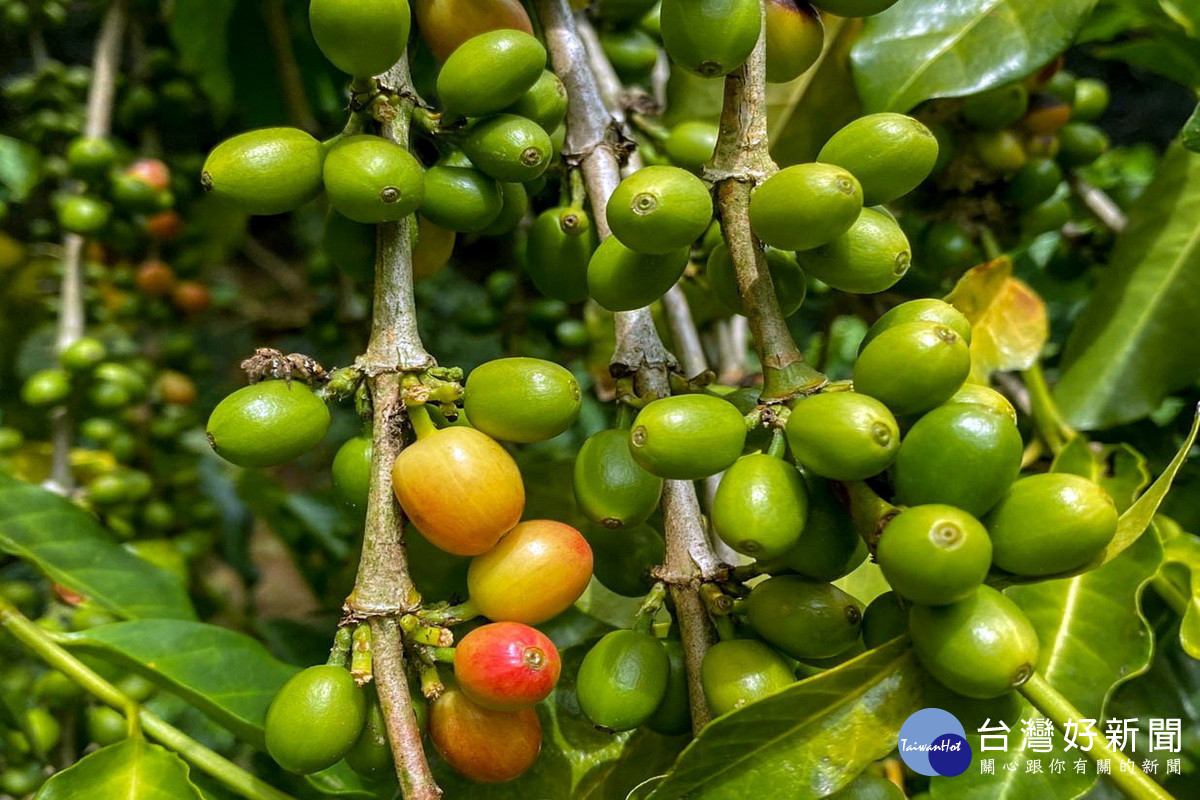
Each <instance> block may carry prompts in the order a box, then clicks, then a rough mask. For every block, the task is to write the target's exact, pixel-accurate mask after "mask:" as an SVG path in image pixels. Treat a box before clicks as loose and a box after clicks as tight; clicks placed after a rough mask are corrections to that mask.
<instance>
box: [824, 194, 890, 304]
mask: <svg viewBox="0 0 1200 800" xmlns="http://www.w3.org/2000/svg"><path fill="white" fill-rule="evenodd" d="M911 264H912V250H911V249H910V248H909V245H908V238H907V237H906V236H905V235H904V231H902V230H901V229H900V226H899V225H898V224H897V223H896V220H894V219H893V218H892V217H891V216H890V215H888V214H883V213H881V212H879V211H875V210H874V209H870V208H864V209H863V210H862V212H861V213H860V214H859V215H858V219H857V220H856V221H855V222H854V224H853V225H852V226H851V227H850V229H849V230H848V231H846V232H845V233H843V234H842V235H841V236H839V237H837V238H836V239H834V240H833V241H831V242H829V243H828V244H825V245H822V246H820V247H817V248H815V249H813V250H809V251H808V252H806V253H802V254H801V255H800V266H801V267H803V268H804V269H805V270H806V271H807V272H809V273H810V274H812V275H815V276H816V277H818V278H820V279H821V280H822V281H824V282H825V283H827V284H829V285H830V286H831V287H833V288H834V289H838V290H840V291H843V292H851V293H854V294H874V293H875V292H882V291H884V290H885V289H890V288H891V287H892V286H894V285H895V284H896V282H897V281H899V280H900V279H901V278H903V277H904V275H905V274H906V273H907V272H908V268H909V266H911Z"/></svg>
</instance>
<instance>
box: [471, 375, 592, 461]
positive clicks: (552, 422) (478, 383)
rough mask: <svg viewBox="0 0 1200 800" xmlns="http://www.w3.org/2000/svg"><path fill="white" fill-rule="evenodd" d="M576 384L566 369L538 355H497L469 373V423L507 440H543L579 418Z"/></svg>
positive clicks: (524, 442)
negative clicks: (503, 356) (502, 356)
mask: <svg viewBox="0 0 1200 800" xmlns="http://www.w3.org/2000/svg"><path fill="white" fill-rule="evenodd" d="M580 397H581V395H580V391H579V382H578V381H576V380H575V376H574V375H572V374H571V372H570V370H568V369H567V368H566V367H563V366H560V365H558V364H555V363H553V362H551V361H544V360H542V359H540V358H498V359H495V360H494V361H488V362H487V363H485V364H481V365H480V366H478V367H476V368H475V369H473V370H472V371H471V374H470V375H469V376H467V382H466V386H465V387H464V391H463V404H464V405H463V407H464V410H465V411H466V412H467V419H469V420H471V424H472V425H473V426H474V427H475V428H477V429H479V430H481V431H483V432H484V433H486V434H487V435H488V436H491V437H492V438H493V439H500V440H501V441H506V442H520V443H523V444H527V443H530V442H541V441H545V440H547V439H552V438H554V437H555V436H558V435H559V434H560V433H562V432H563V431H565V430H566V429H567V428H569V427H571V425H572V423H574V422H575V418H576V417H577V416H579V408H580V403H581V400H580Z"/></svg>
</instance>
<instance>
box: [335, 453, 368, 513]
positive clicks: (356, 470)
mask: <svg viewBox="0 0 1200 800" xmlns="http://www.w3.org/2000/svg"><path fill="white" fill-rule="evenodd" d="M374 450H375V446H374V444H373V442H372V441H371V437H370V436H355V437H354V438H353V439H347V440H346V443H345V444H343V445H342V446H341V447H339V448H338V451H337V454H336V455H334V457H333V466H332V467H331V472H332V474H333V490H334V491H335V492H337V496H338V499H340V500H341V501H342V502H343V503H345V504H346V505H347V506H349V507H350V508H351V509H353V510H355V511H365V510H366V508H367V495H368V494H369V492H370V488H371V456H372V454H373V453H374Z"/></svg>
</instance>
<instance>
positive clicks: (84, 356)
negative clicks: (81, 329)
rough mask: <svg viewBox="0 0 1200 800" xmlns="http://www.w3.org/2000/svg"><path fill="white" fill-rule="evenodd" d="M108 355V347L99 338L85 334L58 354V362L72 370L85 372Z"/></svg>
mask: <svg viewBox="0 0 1200 800" xmlns="http://www.w3.org/2000/svg"><path fill="white" fill-rule="evenodd" d="M107 357H108V348H106V347H105V346H104V343H103V342H101V341H100V340H99V339H93V338H92V337H90V336H84V337H83V338H81V339H76V340H75V341H74V342H72V343H71V344H69V345H68V346H67V348H66V349H65V350H63V351H62V352H61V353H59V354H58V363H60V364H62V365H63V367H65V368H66V369H69V370H71V371H72V372H85V371H87V370H90V369H92V368H94V367H96V366H97V365H99V364H100V363H101V362H102V361H104V359H105V358H107Z"/></svg>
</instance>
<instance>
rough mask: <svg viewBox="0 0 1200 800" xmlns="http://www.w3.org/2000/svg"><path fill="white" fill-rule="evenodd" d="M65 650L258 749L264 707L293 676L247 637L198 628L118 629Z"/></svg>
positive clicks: (144, 624) (157, 624) (74, 639)
mask: <svg viewBox="0 0 1200 800" xmlns="http://www.w3.org/2000/svg"><path fill="white" fill-rule="evenodd" d="M69 644H70V646H71V647H72V649H79V650H82V651H84V652H87V653H93V654H95V655H98V656H101V657H103V658H105V659H106V660H110V661H113V662H115V663H117V664H120V665H121V666H124V667H127V668H129V669H132V670H134V671H136V672H138V673H140V674H142V675H144V676H146V677H147V678H149V679H150V680H152V681H154V682H155V683H157V684H159V685H160V686H163V687H165V688H167V689H169V690H171V691H172V692H175V693H177V694H179V695H180V696H181V697H183V698H184V699H185V700H187V701H188V702H190V703H191V704H192V705H194V706H196V707H197V708H199V709H200V710H201V711H203V712H204V713H205V714H207V715H208V716H209V717H211V718H212V719H214V720H215V721H217V722H219V723H220V724H222V725H224V726H225V727H226V728H228V729H229V730H231V731H233V732H234V733H235V734H237V735H238V736H239V737H241V738H242V739H245V740H246V741H248V742H250V743H252V744H255V745H259V746H261V743H262V727H263V723H264V721H265V720H266V716H267V707H268V706H270V704H271V700H272V699H273V698H274V697H275V694H276V693H277V692H278V691H279V689H280V687H282V686H283V684H284V683H285V682H286V681H287V679H288V678H290V677H291V676H292V675H294V674H296V672H297V671H298V670H297V669H296V668H295V667H292V666H289V665H287V664H284V663H283V662H282V661H278V660H276V659H275V658H273V657H272V656H271V654H270V653H268V652H267V649H266V648H265V647H263V646H262V645H261V644H259V643H258V642H257V641H255V640H254V639H251V638H250V637H249V636H246V635H244V634H240V633H238V632H236V631H231V630H228V629H227V628H220V627H218V626H216V625H208V624H206V623H202V622H168V621H166V620H138V621H135V622H118V623H115V624H113V625H101V626H100V627H98V628H91V629H89V630H86V631H81V632H79V633H74V634H71V635H70V638H69Z"/></svg>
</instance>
